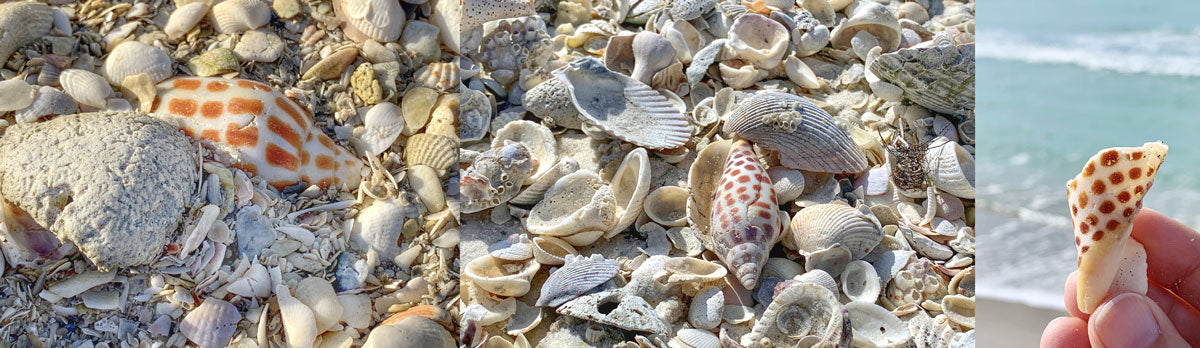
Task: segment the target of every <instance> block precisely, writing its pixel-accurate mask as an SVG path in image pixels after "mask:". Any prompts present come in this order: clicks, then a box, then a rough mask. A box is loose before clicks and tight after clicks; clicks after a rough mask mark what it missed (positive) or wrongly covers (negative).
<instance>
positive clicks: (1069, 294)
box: [1063, 270, 1088, 320]
mask: <svg viewBox="0 0 1200 348" xmlns="http://www.w3.org/2000/svg"><path fill="white" fill-rule="evenodd" d="M1077 278H1079V270H1075V271H1071V275H1068V276H1067V284H1065V285H1063V292H1064V293H1063V305H1065V306H1067V313H1068V314H1070V315H1071V316H1072V317H1076V318H1080V319H1083V320H1087V319H1088V315H1087V314H1084V313H1083V312H1080V311H1079V303H1078V302H1075V300H1076V299H1078V298H1079V297H1077V295H1076V291H1079V290H1077V288H1076V286H1075V280H1076V279H1077Z"/></svg>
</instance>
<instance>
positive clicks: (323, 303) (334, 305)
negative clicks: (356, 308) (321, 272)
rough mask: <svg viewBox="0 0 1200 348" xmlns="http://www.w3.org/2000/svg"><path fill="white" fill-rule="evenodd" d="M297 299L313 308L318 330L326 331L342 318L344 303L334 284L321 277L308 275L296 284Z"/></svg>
mask: <svg viewBox="0 0 1200 348" xmlns="http://www.w3.org/2000/svg"><path fill="white" fill-rule="evenodd" d="M295 296H296V299H297V300H300V302H301V303H304V305H306V306H308V308H311V309H312V313H313V317H314V318H315V319H316V322H317V332H325V331H328V330H329V329H330V328H332V327H333V326H334V325H336V324H337V323H338V322H340V321H341V320H342V304H341V302H338V299H337V294H335V293H334V292H333V285H330V284H329V281H326V280H325V279H323V278H321V277H308V278H304V279H303V280H301V281H300V283H298V284H296V291H295Z"/></svg>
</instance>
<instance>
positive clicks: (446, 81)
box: [413, 63, 459, 91]
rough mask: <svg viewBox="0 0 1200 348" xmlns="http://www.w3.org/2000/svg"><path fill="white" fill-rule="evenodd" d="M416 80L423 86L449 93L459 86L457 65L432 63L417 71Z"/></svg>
mask: <svg viewBox="0 0 1200 348" xmlns="http://www.w3.org/2000/svg"><path fill="white" fill-rule="evenodd" d="M413 77H414V79H416V80H417V81H420V82H421V85H422V86H425V87H428V88H432V89H436V90H439V91H449V90H451V89H453V88H454V87H456V86H458V85H459V79H458V64H457V63H432V64H429V65H425V66H423V67H421V68H420V69H418V70H417V73H416V74H415V75H413Z"/></svg>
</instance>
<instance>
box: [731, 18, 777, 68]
mask: <svg viewBox="0 0 1200 348" xmlns="http://www.w3.org/2000/svg"><path fill="white" fill-rule="evenodd" d="M789 36H790V35H789V33H788V30H787V28H786V27H784V26H783V24H779V22H776V21H775V20H772V19H770V18H767V17H766V16H763V15H760V14H757V13H747V14H745V15H742V16H741V17H738V19H737V20H736V21H734V22H733V27H732V28H730V29H729V41H728V42H726V43H725V44H726V45H727V46H729V50H731V51H732V52H733V55H734V56H735V57H737V58H740V59H742V60H745V61H746V62H749V63H750V64H754V66H755V67H757V68H760V69H766V70H770V69H774V68H775V67H777V66H779V63H780V62H782V61H783V55H784V54H785V53H787V47H788V37H789Z"/></svg>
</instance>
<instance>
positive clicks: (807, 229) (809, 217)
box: [784, 203, 883, 260]
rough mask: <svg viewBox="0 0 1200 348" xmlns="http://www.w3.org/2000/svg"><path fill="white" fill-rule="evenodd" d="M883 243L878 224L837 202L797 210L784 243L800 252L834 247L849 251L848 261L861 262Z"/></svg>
mask: <svg viewBox="0 0 1200 348" xmlns="http://www.w3.org/2000/svg"><path fill="white" fill-rule="evenodd" d="M880 240H883V230H882V229H881V228H880V227H879V225H878V224H877V223H876V222H875V221H873V220H872V219H871V217H870V216H869V215H867V214H864V213H862V212H860V211H858V210H856V209H854V208H851V207H849V206H847V205H844V204H839V203H826V204H818V205H815V206H811V207H808V208H804V209H802V210H800V212H799V213H796V216H793V217H792V222H791V230H790V231H789V233H788V236H787V238H785V239H784V241H785V242H790V243H785V244H791V245H790V246H789V247H792V248H794V249H796V250H799V251H800V252H801V253H805V254H808V253H813V252H817V251H820V250H824V249H826V248H830V247H833V246H836V245H840V246H842V247H844V248H845V249H846V250H848V251H849V252H850V257H851V259H852V260H858V259H861V258H862V257H863V256H865V255H867V253H869V252H871V250H872V249H874V248H875V246H876V245H879V241H880Z"/></svg>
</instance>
